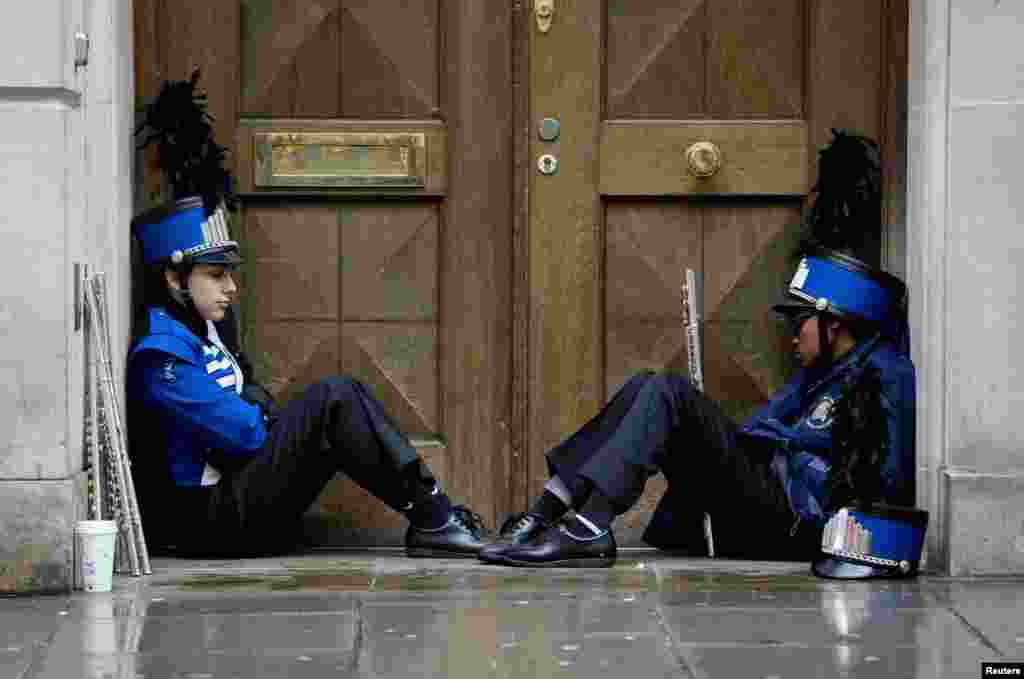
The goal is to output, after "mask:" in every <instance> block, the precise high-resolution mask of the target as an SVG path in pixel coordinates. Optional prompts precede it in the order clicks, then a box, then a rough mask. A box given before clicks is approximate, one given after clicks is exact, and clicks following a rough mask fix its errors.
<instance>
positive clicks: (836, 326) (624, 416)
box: [480, 131, 926, 577]
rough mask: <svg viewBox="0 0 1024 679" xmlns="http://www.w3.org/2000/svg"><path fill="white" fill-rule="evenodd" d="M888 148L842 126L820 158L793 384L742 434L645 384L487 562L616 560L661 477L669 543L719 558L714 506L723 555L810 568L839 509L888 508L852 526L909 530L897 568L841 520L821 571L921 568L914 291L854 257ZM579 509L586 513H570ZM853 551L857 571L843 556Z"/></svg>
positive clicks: (700, 404)
mask: <svg viewBox="0 0 1024 679" xmlns="http://www.w3.org/2000/svg"><path fill="white" fill-rule="evenodd" d="M877 150H878V149H877V145H876V144H875V143H874V142H873V141H871V140H870V139H867V138H865V137H861V136H858V135H854V134H848V133H845V132H842V131H834V139H833V141H832V142H831V144H830V145H829V146H828V147H827V148H825V149H823V150H822V151H821V152H820V153H819V178H818V182H817V185H816V186H815V187H814V189H813V191H814V192H816V193H817V199H816V201H815V203H814V205H813V207H812V209H811V212H810V216H809V219H808V220H807V223H806V226H807V229H806V231H805V233H804V238H803V243H802V244H801V251H802V254H803V255H804V256H803V258H802V260H801V262H800V265H799V267H798V268H797V271H796V273H795V275H794V276H793V279H792V282H791V283H790V285H789V287H788V289H787V291H786V292H785V298H784V301H783V302H782V303H780V304H777V305H775V306H774V310H775V311H776V312H779V313H781V314H783V315H785V316H786V317H788V319H789V320H790V322H791V327H792V332H793V347H794V349H795V352H796V356H797V358H798V360H799V363H800V366H801V368H800V370H799V372H798V373H797V374H796V376H795V377H794V378H793V379H792V380H791V381H790V382H789V383H788V384H786V385H785V386H784V387H782V389H780V390H779V391H778V392H777V393H776V394H775V395H774V396H773V397H772V398H771V399H770V400H769V402H768V403H767V404H765V405H764V406H762V407H761V408H760V409H759V410H758V411H757V412H755V413H754V415H753V416H752V417H751V418H750V419H749V420H748V421H747V422H746V423H744V424H743V425H742V426H740V425H739V424H737V423H734V422H733V421H732V420H730V419H729V418H728V417H726V416H725V415H724V414H723V413H722V411H721V410H720V409H719V408H718V406H717V404H716V403H714V402H713V401H711V400H710V399H708V398H707V397H705V395H704V394H703V393H702V392H700V391H699V390H697V389H695V388H694V387H693V386H692V385H691V384H690V382H689V381H688V380H687V379H686V378H685V377H683V376H681V375H673V374H654V373H643V374H640V375H636V376H634V377H633V378H632V379H630V380H629V381H628V382H627V383H626V384H625V385H624V386H623V387H622V388H621V389H620V390H619V392H618V393H617V394H616V395H615V396H614V397H613V398H612V400H611V401H610V402H609V403H608V404H607V405H606V406H605V408H604V409H603V410H602V411H601V412H600V413H599V414H598V415H597V416H596V417H594V418H593V419H592V420H590V422H588V423H587V424H586V425H585V426H583V428H581V429H580V430H579V431H577V432H576V433H575V434H573V435H572V436H570V437H569V438H568V439H567V440H565V441H564V442H563V443H561V444H560V445H558V446H556V447H555V448H554V449H553V450H551V451H549V452H548V454H547V461H548V467H549V470H550V472H551V479H550V480H549V481H548V482H547V484H546V485H545V490H544V493H543V494H542V495H541V497H540V498H539V499H538V500H537V501H536V503H535V504H534V505H533V506H532V507H531V508H530V511H528V512H526V513H524V514H520V515H516V516H513V517H511V518H510V519H509V520H507V521H506V522H505V524H504V525H503V527H502V529H501V531H500V532H499V536H498V539H497V541H496V542H495V543H493V544H491V545H488V546H487V547H485V548H484V549H483V550H482V551H481V552H480V558H481V559H482V560H484V561H487V562H490V563H498V564H506V565H521V566H545V565H561V566H589V565H593V566H608V565H610V564H611V563H613V562H614V560H615V556H616V545H615V539H614V537H613V535H612V532H611V525H612V520H613V519H614V518H615V516H617V515H619V514H622V513H624V512H626V511H627V510H628V509H629V508H630V507H632V506H633V504H635V503H636V501H637V499H638V498H639V497H640V494H641V492H642V491H643V488H644V484H645V482H646V481H647V478H648V477H649V476H651V475H652V474H655V473H657V472H659V471H660V472H662V473H663V474H664V475H665V478H666V479H667V481H668V491H667V492H666V494H665V496H664V497H663V498H662V499H661V502H660V504H659V505H658V508H657V511H656V512H655V514H654V516H653V519H652V521H651V524H650V525H649V526H648V528H647V531H646V533H645V534H644V540H645V541H647V542H648V543H650V544H652V545H654V546H656V547H662V548H666V549H675V550H680V551H682V552H685V553H687V554H691V555H706V554H707V551H706V546H705V540H704V531H703V524H704V522H703V518H704V514H705V512H707V513H709V514H710V515H711V518H712V524H713V526H714V544H715V553H716V555H719V556H725V557H734V558H753V559H782V560H812V559H814V558H815V557H816V556H818V555H819V554H820V553H821V550H822V548H823V547H825V545H823V543H822V536H823V529H824V528H825V526H826V523H827V522H828V521H829V520H830V515H835V514H841V512H839V511H837V510H839V509H840V507H841V506H842V505H843V504H844V503H847V502H851V501H857V502H866V503H872V502H878V501H881V502H883V503H885V504H886V505H897V506H898V507H895V508H888V509H880V510H879V511H876V512H874V514H870V513H867V512H862V513H857V512H856V511H855V512H853V514H850V513H849V512H847V513H846V514H841V516H840V518H843V517H849V516H853V517H861V518H863V517H867V516H871V517H872V518H871V519H870V521H873V522H875V523H880V522H881V523H885V522H889V523H892V524H893V525H894V528H893V530H898V529H900V525H899V524H901V523H902V524H903V526H902V527H903V528H907V529H908V530H909V529H910V528H911V527H912V528H913V530H914V535H915V537H914V538H913V539H912V540H910V542H911V543H913V544H912V545H911V546H910V547H909V548H908V549H906V550H904V551H902V552H900V554H901V557H900V558H901V560H900V561H899V562H898V564H899V565H900V568H896V569H894V568H892V567H891V565H892V564H891V563H890V562H892V561H893V559H891V558H888V559H883V560H879V559H878V558H876V557H875V556H873V552H872V550H871V549H870V548H869V545H868V543H870V540H862V541H859V542H857V544H856V545H855V547H856V549H850V548H849V545H847V544H846V543H844V542H842V541H837V540H835V536H834V535H832V533H836V532H837V531H838V530H839V528H838V525H839V521H838V520H837V521H836V522H833V524H832V525H831V526H830V531H831V532H830V533H826V536H828V537H831V538H833V540H832V543H831V546H830V547H829V548H828V549H830V550H831V552H830V553H834V554H833V555H835V554H839V557H837V559H833V560H826V561H825V562H824V563H822V564H820V565H818V564H816V565H815V572H816V573H818V574H819V575H824V576H825V577H876V576H886V577H888V576H890V575H906V574H910V573H912V572H914V571H915V570H916V564H917V556H915V547H916V554H917V555H919V553H920V540H921V536H922V535H923V522H924V521H926V519H923V520H922V517H921V514H923V513H915V511H916V510H914V511H903V510H900V508H904V509H905V508H909V507H911V506H912V505H913V503H914V483H913V482H914V389H915V387H914V367H913V364H912V363H911V361H910V358H909V348H908V346H907V344H908V342H907V337H908V333H907V326H906V303H907V300H906V286H905V285H904V284H903V282H902V281H900V280H899V279H897V278H896V277H894V276H891V275H889V274H887V273H885V272H883V271H880V270H878V269H875V268H873V267H870V266H868V265H866V264H865V263H864V262H862V261H860V260H859V259H857V258H855V257H853V256H852V254H851V253H852V252H853V251H856V250H858V249H859V248H863V245H864V242H863V239H864V234H867V233H871V232H876V233H877V230H878V227H879V218H880V215H881V211H880V201H879V186H880V181H879V178H880V174H879V166H878V153H877ZM866 411H870V412H866ZM837 417H838V422H839V423H840V425H839V426H838V427H837V428H836V430H835V431H836V432H838V433H839V439H838V440H836V441H834V440H833V421H834V420H836V418H837ZM569 509H573V510H575V512H574V515H573V516H572V517H571V518H563V517H564V515H566V514H567V513H568V511H569ZM906 517H911V520H910V521H909V523H908V522H907V520H906ZM860 520H861V519H857V518H853V519H848V520H847V523H844V524H843V525H851V526H853V528H854V529H855V531H856V530H860V527H859V526H856V525H853V523H852V521H860ZM864 520H868V519H864ZM879 530H882V529H879ZM885 530H888V529H885ZM867 534H868V533H867V532H866V530H865V532H864V535H865V536H867ZM877 537H879V538H881V537H882V534H881V533H879V534H878V536H877ZM881 542H886V541H885V540H880V541H879V543H881ZM875 546H876V547H878V546H879V545H875ZM850 555H853V556H855V557H856V558H857V559H858V560H859V563H858V564H856V565H854V566H849V567H848V566H847V565H846V564H839V563H838V561H837V560H843V559H847V557H849V556H850ZM850 558H853V557H850ZM882 561H884V562H885V563H884V564H882V567H881V568H878V569H876V568H874V565H877V564H879V563H882ZM864 564H868V565H866V566H865V565H864Z"/></svg>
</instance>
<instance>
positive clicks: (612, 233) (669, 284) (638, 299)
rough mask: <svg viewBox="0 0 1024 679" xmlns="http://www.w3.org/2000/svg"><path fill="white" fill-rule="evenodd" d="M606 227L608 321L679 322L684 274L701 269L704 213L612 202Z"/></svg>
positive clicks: (676, 205) (683, 206) (680, 206)
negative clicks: (648, 320)
mask: <svg viewBox="0 0 1024 679" xmlns="http://www.w3.org/2000/svg"><path fill="white" fill-rule="evenodd" d="M605 225H606V226H605V228H606V231H607V234H606V236H605V273H606V276H605V278H606V280H607V294H606V300H607V305H606V312H605V313H606V314H607V315H608V318H609V320H612V319H620V318H621V319H634V318H669V319H675V320H678V319H679V318H680V315H681V313H682V312H681V309H680V303H679V288H680V286H681V285H682V283H683V279H684V278H683V277H684V271H685V270H686V269H687V268H690V269H694V270H695V271H697V273H698V275H699V274H700V273H701V271H702V257H701V241H702V233H701V232H702V222H701V211H700V209H699V208H697V207H695V206H693V205H689V204H686V203H682V202H671V203H667V202H658V203H654V202H637V201H629V202H619V201H616V202H609V203H607V204H606V210H605Z"/></svg>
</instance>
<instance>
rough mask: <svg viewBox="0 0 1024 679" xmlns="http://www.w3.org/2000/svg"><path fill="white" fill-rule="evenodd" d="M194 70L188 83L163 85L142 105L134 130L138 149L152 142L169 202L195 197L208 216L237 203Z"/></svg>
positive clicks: (196, 71) (196, 73)
mask: <svg viewBox="0 0 1024 679" xmlns="http://www.w3.org/2000/svg"><path fill="white" fill-rule="evenodd" d="M198 82H199V69H196V70H195V71H193V72H192V77H191V78H190V79H188V80H178V81H170V80H168V81H165V82H164V84H163V85H162V86H161V87H160V94H159V95H157V97H156V99H154V100H153V101H152V102H150V103H149V104H148V105H147V106H146V107H145V112H144V114H145V118H144V119H143V121H142V123H141V124H140V125H139V127H138V129H136V130H135V134H136V135H140V134H143V133H145V138H144V139H143V142H142V145H141V146H140V148H145V147H147V146H149V145H150V144H156V147H157V153H158V155H159V161H158V164H159V167H160V171H161V172H162V173H163V175H164V177H165V178H166V179H167V182H168V183H169V184H170V186H171V190H172V191H173V193H174V198H182V197H184V196H190V195H199V196H202V197H203V202H204V203H205V204H206V210H207V212H208V213H212V212H213V211H214V210H216V209H217V207H218V206H219V205H220V204H221V203H222V202H223V203H224V204H225V206H226V207H227V208H228V209H229V210H234V209H235V208H236V207H237V204H238V200H237V197H236V196H235V194H234V192H233V190H232V185H231V173H230V172H228V170H227V169H226V168H225V167H224V159H225V156H226V153H227V151H226V149H225V148H224V147H223V146H221V145H219V144H217V143H216V142H215V141H214V139H213V126H212V125H211V123H212V122H213V118H212V117H211V116H210V114H209V113H208V112H207V97H206V95H205V94H204V93H202V92H199V91H197V89H196V85H197V84H198Z"/></svg>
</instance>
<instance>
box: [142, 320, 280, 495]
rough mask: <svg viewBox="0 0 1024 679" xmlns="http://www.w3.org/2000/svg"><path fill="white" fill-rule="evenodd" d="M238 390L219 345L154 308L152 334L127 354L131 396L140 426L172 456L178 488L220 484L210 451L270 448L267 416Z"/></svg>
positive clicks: (229, 452) (169, 459)
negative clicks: (266, 442)
mask: <svg viewBox="0 0 1024 679" xmlns="http://www.w3.org/2000/svg"><path fill="white" fill-rule="evenodd" d="M239 388H240V385H239V384H238V382H237V377H236V375H235V371H234V370H233V368H232V360H231V359H230V358H229V357H228V356H227V355H226V353H225V351H224V350H223V349H222V348H221V347H220V346H218V345H217V344H214V343H212V342H210V341H209V340H205V339H200V338H199V337H197V336H196V335H195V333H193V332H192V331H191V330H190V329H189V328H187V327H186V326H185V325H184V324H182V323H181V322H180V321H178V320H176V319H174V318H172V317H171V316H170V315H169V314H168V313H167V311H166V310H164V309H163V308H159V307H155V308H151V309H150V310H149V333H148V334H147V335H145V336H144V337H142V338H141V339H140V340H139V341H138V342H137V343H136V344H135V345H134V346H133V347H132V349H131V351H130V352H129V354H128V398H129V399H130V402H131V403H132V404H133V405H134V406H135V407H134V408H133V410H134V411H135V413H136V414H138V415H140V416H141V417H139V418H137V419H139V420H141V422H134V423H133V424H134V425H135V426H140V425H143V426H144V427H145V433H146V438H145V441H146V442H147V443H148V444H150V445H153V446H157V447H158V448H157V449H158V450H159V449H160V448H163V449H164V450H166V453H167V462H168V464H169V467H170V469H169V472H170V477H171V479H172V480H173V481H174V483H175V484H176V485H179V486H198V485H203V484H204V483H210V482H211V481H213V482H215V481H216V479H217V478H219V474H218V473H217V472H212V473H211V471H210V470H209V469H208V465H207V462H208V459H209V455H210V451H211V450H214V449H215V450H217V451H219V452H220V453H222V454H225V455H228V456H237V457H239V458H245V457H251V456H252V455H253V454H254V453H255V452H256V451H257V450H258V449H259V447H260V446H261V445H262V444H263V442H264V440H265V439H266V436H267V431H266V427H265V425H264V420H263V415H262V413H261V411H260V409H259V407H258V406H256V405H252V404H249V403H247V402H245V401H244V400H242V398H241V396H239V394H238V390H239ZM139 406H141V407H139ZM204 474H205V478H204Z"/></svg>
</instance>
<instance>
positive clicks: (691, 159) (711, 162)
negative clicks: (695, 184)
mask: <svg viewBox="0 0 1024 679" xmlns="http://www.w3.org/2000/svg"><path fill="white" fill-rule="evenodd" d="M686 167H687V168H688V169H689V170H690V174H692V175H693V176H694V177H697V178H698V179H707V178H708V177H711V176H713V175H714V174H715V173H716V172H718V170H720V169H721V167H722V152H721V151H720V150H719V149H718V147H717V146H715V145H714V144H713V143H711V142H709V141H699V142H697V143H696V144H693V145H692V146H690V148H688V149H686Z"/></svg>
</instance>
